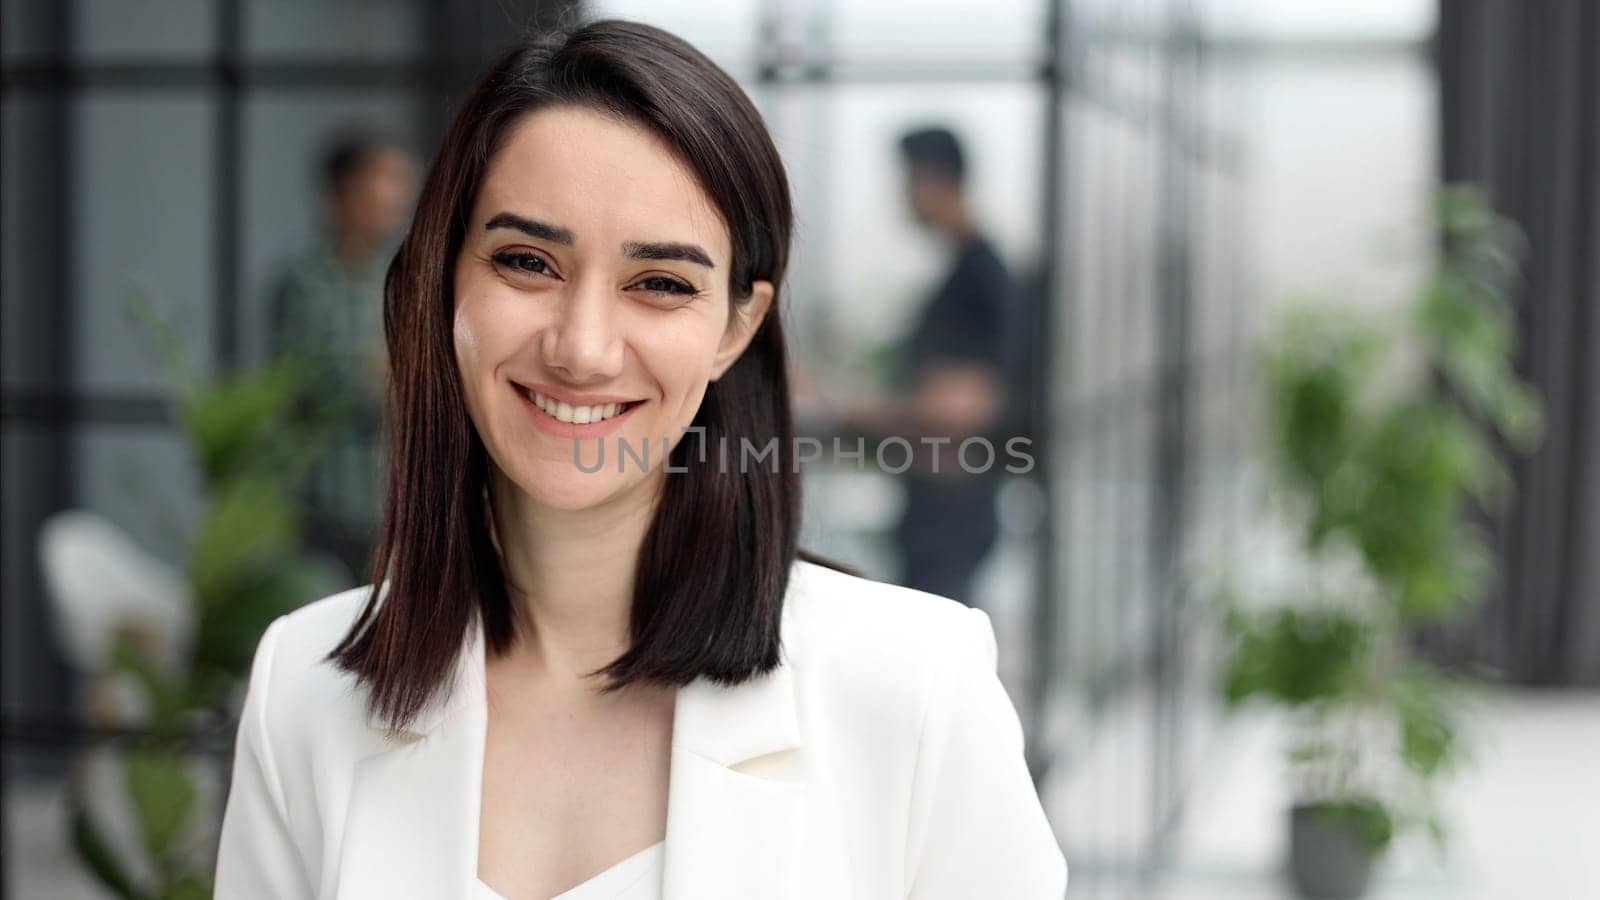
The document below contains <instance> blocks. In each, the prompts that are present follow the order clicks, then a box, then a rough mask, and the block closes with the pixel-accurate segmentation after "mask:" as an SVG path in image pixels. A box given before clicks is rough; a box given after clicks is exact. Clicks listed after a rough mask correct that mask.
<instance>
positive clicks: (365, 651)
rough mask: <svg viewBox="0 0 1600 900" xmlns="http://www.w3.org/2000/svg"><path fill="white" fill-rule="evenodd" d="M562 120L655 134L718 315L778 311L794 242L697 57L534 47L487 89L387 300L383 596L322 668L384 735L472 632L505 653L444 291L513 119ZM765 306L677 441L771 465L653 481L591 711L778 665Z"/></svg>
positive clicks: (699, 469) (784, 409) (775, 166)
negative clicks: (695, 184) (765, 454)
mask: <svg viewBox="0 0 1600 900" xmlns="http://www.w3.org/2000/svg"><path fill="white" fill-rule="evenodd" d="M567 104H570V105H577V106H582V107H585V108H591V109H597V110H600V111H603V112H606V113H609V114H613V115H617V116H620V117H623V118H626V119H627V120H628V121H630V122H634V123H637V124H640V125H642V126H644V127H646V128H648V129H650V130H651V131H652V132H654V133H655V134H656V135H658V136H659V137H660V138H662V139H663V140H664V142H665V143H666V145H667V146H668V147H670V148H672V149H673V150H674V151H675V152H676V153H677V154H678V156H679V157H680V159H681V161H682V162H683V163H684V164H685V165H686V166H687V167H688V168H689V169H690V171H692V172H693V173H694V174H695V176H696V177H697V178H698V180H699V183H700V187H701V189H702V190H704V191H705V192H706V195H707V196H708V197H709V198H710V200H711V202H712V204H713V205H714V206H715V207H716V209H717V210H718V211H719V212H720V213H721V216H722V220H723V222H724V224H725V225H726V226H727V228H728V233H729V237H730V242H731V244H732V250H733V264H732V271H731V272H730V273H729V293H730V296H731V298H732V302H734V303H742V302H746V301H748V300H749V298H750V295H751V290H752V282H754V281H756V280H758V279H765V280H767V281H770V282H772V284H773V286H774V289H775V290H778V292H779V293H780V294H781V285H782V280H783V274H784V267H785V266H786V264H787V263H788V256H789V239H790V232H791V230H792V227H793V213H792V210H791V203H790V195H789V185H788V180H787V178H786V176H785V174H784V169H783V163H782V161H781V159H780V158H779V156H778V152H777V149H776V148H775V147H774V146H773V144H772V139H771V137H770V136H769V135H768V134H767V131H766V128H765V127H764V126H763V124H762V121H761V116H760V114H759V113H758V112H757V111H756V109H755V107H754V106H753V105H752V104H751V103H750V100H749V99H748V98H747V97H746V96H745V94H744V92H743V91H742V90H741V89H740V88H739V86H738V85H737V84H736V83H735V82H734V81H733V80H732V79H731V78H730V77H729V76H728V75H727V74H726V73H725V72H723V71H722V70H721V69H719V68H717V66H716V65H715V64H713V63H712V62H711V61H710V60H708V59H706V58H705V56H703V55H701V54H700V53H699V52H698V51H696V50H695V49H694V48H693V47H691V46H689V45H688V44H687V43H685V42H683V41H682V40H680V39H678V38H676V37H674V36H672V35H670V34H668V33H666V32H664V31H661V30H660V29H657V28H653V27H651V26H648V25H641V24H636V23H630V22H619V21H609V20H608V21H599V22H594V23H591V24H589V25H586V26H584V27H581V28H578V29H576V30H574V31H572V32H571V33H555V34H546V35H542V36H538V37H534V38H532V39H529V40H528V41H526V42H525V43H524V44H523V45H522V46H520V47H518V48H516V49H514V50H512V51H510V52H508V53H507V54H505V55H504V56H503V57H501V58H500V60H499V61H498V62H496V63H495V64H494V66H493V67H491V68H490V69H489V70H488V72H486V73H485V74H484V75H483V77H482V78H481V79H480V80H479V81H478V83H477V84H476V86H474V87H473V89H472V92H471V94H470V95H469V96H468V97H467V99H466V101H465V103H463V104H462V106H461V108H460V109H459V110H458V111H457V113H456V115H455V118H454V121H453V122H452V123H451V125H450V128H449V130H448V132H446V134H445V136H444V139H443V141H442V142H441V144H440V146H439V150H438V153H437V155H436V156H435V158H434V160H433V162H432V165H431V166H430V168H429V170H428V175H427V179H426V181H425V182H424V185H423V189H422V192H421V195H420V197H419V199H418V202H417V210H416V215H415V217H414V219H413V221H412V224H411V230H410V233H409V234H408V235H407V236H406V238H405V240H404V242H403V243H402V244H401V246H400V249H399V251H398V252H397V253H396V254H395V258H394V261H393V262H392V263H391V264H390V266H389V271H388V277H387V279H386V281H385V285H384V306H383V321H384V334H385V338H386V341H387V344H388V351H389V360H390V372H391V373H392V374H391V377H390V385H389V397H388V403H389V417H390V428H391V434H392V438H391V441H392V443H391V447H390V454H389V473H388V485H387V492H386V495H385V500H384V515H383V526H382V531H381V533H380V535H379V538H378V545H377V549H376V551H375V555H374V561H373V570H372V582H373V584H374V585H382V584H384V583H385V582H387V585H388V587H387V591H386V594H385V595H384V596H380V594H379V591H378V590H377V589H376V588H375V589H374V590H373V591H372V594H371V596H370V597H369V599H368V600H367V605H366V607H365V609H364V610H363V611H362V613H361V616H360V617H359V618H358V619H357V621H356V623H355V624H354V625H353V626H352V628H351V630H350V632H349V634H347V635H346V636H345V638H344V640H343V641H342V642H341V643H340V644H339V646H338V647H337V648H335V649H334V651H333V652H332V653H331V654H330V657H329V658H330V659H332V660H333V661H334V662H336V663H337V664H338V665H339V666H340V667H341V668H343V669H345V670H347V671H349V672H353V673H355V674H356V675H357V676H358V678H359V680H360V681H361V682H362V683H363V684H365V685H367V686H368V687H369V688H370V690H371V701H370V703H371V707H372V710H373V711H374V712H375V713H377V714H379V715H381V716H382V717H383V718H384V719H385V720H386V721H387V722H388V724H389V725H390V727H394V728H398V727H401V726H403V725H405V724H406V723H408V722H410V721H411V720H412V719H413V718H414V717H415V716H416V715H417V713H419V712H420V711H421V710H422V709H423V708H424V707H425V706H426V705H427V704H428V703H429V702H430V700H432V699H433V698H434V696H435V695H436V694H437V693H438V692H439V691H440V690H441V689H442V688H443V687H444V686H445V681H446V679H447V678H448V677H449V675H450V673H451V672H452V670H453V666H454V664H455V660H456V656H457V654H458V653H459V652H460V648H461V645H462V642H463V640H464V638H465V637H466V635H467V634H468V629H469V628H471V627H473V626H474V625H475V624H476V622H477V617H479V616H481V617H482V621H483V625H484V630H485V633H486V636H487V644H488V650H489V652H501V651H504V650H505V649H506V648H508V647H509V646H510V645H511V642H512V639H513V637H514V634H513V630H514V625H513V618H512V615H511V605H510V601H509V598H508V596H507V593H506V585H505V578H504V575H503V573H502V572H501V568H500V560H499V557H498V555H497V554H496V551H495V549H494V547H493V544H492V542H491V538H490V533H489V516H488V509H487V498H486V492H485V490H484V486H485V483H486V479H487V476H488V472H489V468H488V467H489V465H491V463H490V461H489V459H488V454H487V451H486V450H485V448H484V445H483V442H482V440H481V439H480V438H479V436H478V433H477V431H476V429H475V428H474V427H473V424H472V421H471V419H470V418H469V416H468V413H467V409H466V405H465V403H464V401H463V394H462V387H461V380H460V374H459V372H458V370H457V368H456V360H455V354H454V350H453V346H454V345H453V343H452V341H453V339H452V332H451V323H452V321H453V317H454V311H455V309H454V308H455V298H454V285H453V274H452V273H453V271H454V263H455V259H456V257H457V255H458V254H459V253H460V251H461V246H462V240H463V233H464V230H465V228H466V223H467V221H468V217H469V213H470V211H471V209H472V205H473V201H474V199H475V195H476V193H477V191H478V188H479V186H480V185H481V183H482V181H483V178H484V175H485V172H486V170H487V168H488V165H489V162H490V159H491V158H492V157H493V155H494V153H495V151H496V149H497V148H498V147H499V145H500V144H501V143H502V142H503V141H504V140H505V138H506V137H507V135H508V133H509V132H510V130H511V128H512V126H513V125H514V124H515V123H516V122H517V121H518V120H519V119H520V118H521V117H523V116H524V115H526V114H528V113H530V112H533V111H534V110H537V109H541V108H545V107H548V106H552V105H567ZM777 307H778V304H777V298H776V297H774V300H773V304H772V308H771V309H770V310H769V313H768V315H767V316H766V317H765V320H764V321H763V322H762V324H761V325H760V327H759V329H758V330H757V332H756V333H755V336H754V337H753V338H752V339H751V342H750V345H749V347H748V349H746V351H745V352H744V354H743V355H742V356H741V357H740V358H739V360H738V361H737V362H736V363H735V364H734V365H733V366H732V367H731V368H730V369H729V370H728V371H727V372H726V373H724V374H723V376H722V378H721V379H720V380H718V381H716V382H713V383H712V384H710V385H709V386H708V388H707V391H706V395H705V399H704V401H703V402H702V404H701V406H700V409H699V411H698V413H697V414H696V415H695V418H694V421H693V425H696V426H700V427H703V428H704V429H705V432H704V435H703V440H704V441H705V442H706V447H708V448H716V447H718V446H720V443H719V442H720V441H721V440H724V439H725V440H726V441H727V442H728V443H729V445H731V446H733V447H738V446H739V441H740V440H741V439H749V440H750V441H751V442H752V443H753V444H754V445H756V446H757V447H761V446H764V445H765V444H766V443H767V442H769V441H772V440H774V439H775V440H776V444H777V447H778V448H779V450H778V460H777V464H776V465H773V466H770V467H769V466H767V465H756V466H751V467H748V470H746V468H745V467H742V466H740V467H728V468H729V469H730V470H729V471H719V470H717V469H715V468H714V466H712V465H706V464H700V465H696V463H695V460H697V459H698V458H700V456H701V453H700V448H698V447H694V446H691V445H693V444H694V443H695V441H694V439H692V438H686V439H685V440H683V441H681V442H679V445H678V447H677V448H676V449H675V450H674V451H673V455H672V462H673V464H674V468H687V469H688V470H689V471H687V472H685V473H673V472H669V473H668V474H667V475H666V482H665V487H664V491H663V493H662V495H661V499H660V502H659V506H658V510H657V512H656V514H655V520H654V521H653V522H652V524H651V526H650V529H649V531H648V533H647V535H646V537H645V540H644V543H643V546H642V547H641V549H640V551H639V558H638V560H637V576H636V578H635V588H634V595H633V606H632V625H631V630H632V646H631V648H630V649H629V650H628V651H627V652H626V653H624V654H623V655H622V656H620V657H618V658H617V659H616V660H614V661H612V662H611V663H610V664H609V665H607V666H605V667H604V668H602V669H600V670H599V671H597V672H595V673H593V674H595V675H604V676H606V677H607V683H606V686H605V689H606V690H617V689H620V688H622V687H624V686H626V685H628V684H630V683H633V682H653V683H658V684H675V685H683V684H687V683H689V682H690V681H692V680H694V679H695V678H696V677H699V676H706V677H708V678H710V679H712V680H714V681H716V682H718V683H721V684H726V685H731V684H737V683H739V682H741V681H744V680H746V679H749V678H751V677H754V676H755V675H757V674H760V673H763V672H766V671H769V670H770V669H772V668H773V667H775V666H776V665H777V664H778V654H779V623H780V618H781V612H782V605H783V596H784V591H785V589H786V587H787V585H788V579H789V570H790V567H791V565H792V564H793V562H794V560H795V558H796V555H797V554H798V553H799V551H798V547H797V540H798V533H799V528H800V522H799V510H800V491H799V479H798V476H797V475H796V474H795V473H794V471H793V466H792V465H791V457H790V453H789V450H790V448H791V447H792V446H793V428H794V426H793V421H792V418H791V415H790V409H789V389H788V388H789V385H788V373H787V363H786V360H785V350H784V340H783V329H782V325H781V322H780V318H779V315H778V312H777ZM705 457H706V459H707V460H714V459H715V450H712V451H711V452H710V453H707V454H705Z"/></svg>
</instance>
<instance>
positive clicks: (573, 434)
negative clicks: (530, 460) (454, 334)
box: [511, 381, 645, 439]
mask: <svg viewBox="0 0 1600 900" xmlns="http://www.w3.org/2000/svg"><path fill="white" fill-rule="evenodd" d="M511 389H512V390H513V391H514V392H516V395H517V399H518V400H519V401H521V403H522V405H523V407H524V408H525V409H527V411H528V416H529V417H530V418H532V419H533V424H534V425H535V426H536V427H537V428H538V429H539V430H540V431H543V432H545V433H546V434H549V435H553V436H555V437H559V438H575V439H582V438H598V437H605V436H606V435H608V434H611V433H612V432H613V431H616V430H617V429H618V428H621V427H622V423H623V422H626V421H627V420H628V419H630V418H632V417H633V414H634V413H636V412H638V411H639V407H641V406H643V405H644V404H645V401H643V400H639V399H637V398H628V397H618V396H615V395H610V394H574V393H572V392H571V391H561V390H552V389H550V388H547V387H544V386H542V385H527V384H521V383H519V382H515V381H513V382H511ZM535 391H537V392H539V393H541V394H543V395H545V396H546V397H549V398H551V399H553V400H559V401H561V402H562V403H570V404H572V405H573V406H599V405H600V404H602V403H631V404H633V405H632V406H630V407H628V409H627V411H626V412H621V413H618V414H617V415H614V416H612V417H611V418H609V419H606V420H605V421H603V422H591V423H589V424H586V425H579V424H578V423H577V422H563V421H561V420H560V419H558V418H556V417H555V416H552V415H550V414H549V413H547V412H545V411H544V410H542V409H540V408H539V407H538V405H537V404H535V403H534V402H533V394H534V392H535Z"/></svg>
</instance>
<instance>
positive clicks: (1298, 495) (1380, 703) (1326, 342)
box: [1224, 188, 1540, 897]
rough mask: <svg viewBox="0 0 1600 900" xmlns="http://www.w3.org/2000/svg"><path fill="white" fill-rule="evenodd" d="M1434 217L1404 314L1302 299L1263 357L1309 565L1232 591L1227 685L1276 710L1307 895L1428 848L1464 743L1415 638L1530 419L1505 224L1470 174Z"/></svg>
mask: <svg viewBox="0 0 1600 900" xmlns="http://www.w3.org/2000/svg"><path fill="white" fill-rule="evenodd" d="M1437 211H1438V225H1439V229H1440V233H1441V235H1442V237H1443V242H1442V247H1441V252H1440V257H1439V260H1438V262H1437V264H1436V266H1435V268H1434V270H1433V272H1432V273H1431V275H1430V277H1429V278H1428V279H1427V280H1426V283H1425V285H1424V286H1423V288H1422V290H1421V292H1420V294H1419V296H1418V297H1417V298H1416V301H1415V303H1414V304H1412V305H1411V307H1410V308H1408V309H1407V310H1406V312H1407V313H1408V318H1407V319H1406V320H1405V321H1404V322H1403V323H1399V325H1398V327H1391V328H1388V329H1385V328H1383V327H1382V325H1381V323H1370V322H1367V323H1364V322H1361V321H1358V320H1356V319H1354V318H1353V317H1351V316H1348V315H1341V314H1339V313H1337V312H1329V311H1314V312H1312V311H1308V312H1302V313H1300V314H1297V315H1295V316H1293V317H1291V318H1290V320H1289V321H1287V323H1286V325H1285V327H1284V329H1283V331H1282V332H1281V334H1280V335H1279V337H1278V339H1277V341H1276V342H1275V343H1274V345H1273V346H1272V348H1271V350H1270V352H1269V353H1268V355H1267V361H1266V377H1265V383H1266V388H1267V401H1268V403H1267V413H1266V424H1267V432H1268V455H1269V458H1270V460H1271V463H1272V467H1273V470H1274V472H1275V482H1276V487H1277V496H1276V499H1277V501H1278V503H1279V505H1280V506H1281V508H1282V511H1283V512H1284V513H1285V514H1286V515H1287V516H1288V518H1289V519H1290V520H1291V521H1292V522H1294V523H1296V527H1297V528H1298V530H1299V538H1300V540H1299V546H1300V550H1301V551H1302V554H1303V559H1302V562H1303V563H1304V564H1305V570H1306V572H1307V573H1308V575H1307V576H1306V577H1304V578H1303V579H1301V580H1300V583H1299V584H1298V585H1297V587H1296V589H1295V590H1293V591H1290V592H1287V594H1286V595H1279V596H1274V597H1271V598H1263V597H1259V596H1256V597H1251V596H1237V595H1236V596H1234V597H1232V598H1231V599H1230V603H1229V606H1230V609H1229V610H1228V613H1227V615H1226V619H1225V623H1226V628H1227V631H1228V632H1229V634H1230V636H1231V638H1232V640H1231V646H1230V650H1229V653H1228V656H1227V658H1226V661H1225V664H1224V675H1225V686H1224V691H1225V695H1226V699H1227V701H1228V703H1229V704H1230V705H1237V704H1241V703H1244V702H1246V701H1248V700H1252V699H1263V700H1267V701H1271V702H1274V703H1276V704H1279V705H1280V706H1282V707H1285V708H1286V709H1287V710H1288V711H1289V712H1290V713H1291V721H1292V724H1293V735H1294V737H1293V739H1292V743H1291V746H1290V749H1289V760H1288V761H1289V765H1290V771H1291V773H1292V776H1293V779H1294V783H1295V784H1294V793H1295V804H1294V807H1293V809H1292V811H1291V812H1290V823H1289V826H1290V868H1291V872H1292V874H1293V877H1294V879H1295V882H1296V885H1297V886H1298V888H1299V889H1300V891H1301V893H1303V894H1305V895H1308V896H1313V897H1356V896H1359V895H1361V894H1362V893H1363V892H1364V891H1365V889H1366V885H1367V883H1368V880H1369V876H1370V870H1371V867H1372V865H1373V863H1374V862H1375V860H1376V859H1377V858H1378V857H1379V856H1380V855H1381V853H1382V852H1383V851H1384V849H1385V848H1386V847H1387V846H1388V845H1389V843H1390V841H1391V839H1392V838H1393V837H1394V836H1395V835H1396V834H1397V833H1399V832H1402V831H1405V830H1408V829H1412V828H1422V829H1425V830H1427V831H1429V832H1431V833H1432V834H1433V836H1434V837H1435V839H1436V840H1438V841H1439V842H1440V843H1441V845H1442V842H1443V839H1444V823H1443V822H1442V821H1441V819H1440V817H1439V815H1438V813H1437V810H1436V808H1435V804H1434V788H1435V785H1436V783H1437V781H1438V779H1439V777H1440V776H1441V775H1444V774H1445V773H1447V772H1449V771H1450V770H1451V768H1452V766H1453V765H1454V764H1455V763H1456V762H1457V761H1458V759H1459V756H1460V747H1459V743H1460V742H1459V737H1458V732H1459V723H1458V718H1459V716H1458V713H1459V711H1460V705H1461V703H1462V701H1463V699H1464V695H1463V693H1462V691H1461V688H1462V687H1463V685H1462V684H1461V683H1460V682H1459V681H1458V680H1457V679H1455V678H1453V677H1452V676H1450V675H1448V674H1446V673H1444V672H1441V671H1439V670H1438V669H1436V668H1435V667H1433V666H1432V665H1430V664H1429V663H1428V662H1427V661H1426V660H1425V659H1424V658H1423V657H1422V656H1421V655H1420V654H1419V653H1417V652H1416V651H1415V648H1414V644H1413V642H1412V640H1411V638H1412V635H1413V634H1414V631H1415V629H1416V628H1418V627H1419V626H1423V625H1428V624H1438V623H1443V622H1446V621H1448V620H1450V619H1452V618H1455V617H1458V616H1460V615H1461V614H1462V613H1463V612H1464V611H1466V610H1467V609H1468V608H1469V607H1470V605H1471V604H1472V602H1473V601H1474V599H1475V598H1476V597H1478V596H1479V595H1480V594H1481V593H1482V591H1483V590H1484V589H1485V587H1486V586H1487V581H1488V578H1489V577H1490V576H1491V574H1492V566H1491V564H1490V558H1489V554H1488V552H1487V550H1486V548H1485V545H1484V539H1483V537H1482V536H1481V535H1480V534H1479V533H1478V530H1477V529H1476V528H1475V527H1474V525H1473V523H1472V514H1473V512H1474V506H1475V505H1487V504H1489V503H1491V502H1493V501H1494V500H1496V499H1498V498H1500V497H1502V496H1503V495H1504V492H1505V491H1506V490H1507V489H1508V485H1509V478H1508V477H1507V475H1506V473H1505V471H1504V469H1503V466H1502V460H1503V458H1504V455H1505V453H1506V452H1508V450H1507V448H1511V449H1521V450H1526V449H1528V448H1530V447H1531V446H1532V445H1533V443H1534V442H1535V440H1536V436H1537V434H1538V433H1539V430H1540V411H1539V404H1538V402H1537V400H1536V398H1535V396H1534V395H1533V393H1532V391H1531V390H1530V388H1529V387H1528V386H1527V385H1526V384H1525V383H1524V382H1523V381H1522V380H1520V379H1519V378H1518V377H1517V375H1516V374H1515V373H1514V371H1513V367H1512V357H1513V353H1514V350H1515V342H1516V329H1515V325H1514V323H1515V319H1514V317H1513V314H1512V310H1511V307H1510V302H1509V298H1510V296H1511V293H1512V290H1513V288H1514V287H1515V285H1516V282H1517V279H1518V277H1519V270H1518V258H1519V250H1520V241H1519V238H1518V236H1517V232H1516V230H1515V229H1514V227H1513V226H1512V225H1511V224H1510V223H1508V222H1507V221H1505V220H1503V219H1500V218H1498V217H1497V216H1495V215H1494V214H1493V213H1492V212H1491V211H1490V210H1489V208H1488V207H1487V206H1486V205H1485V204H1484V202H1483V201H1482V200H1481V198H1480V197H1479V196H1478V195H1477V194H1476V193H1475V192H1474V191H1472V190H1471V189H1468V188H1449V189H1446V190H1444V191H1443V192H1441V194H1440V196H1439V198H1438V204H1437ZM1397 370H1399V371H1400V372H1401V373H1402V374H1399V375H1397V374H1396V372H1397Z"/></svg>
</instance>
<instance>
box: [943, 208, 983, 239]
mask: <svg viewBox="0 0 1600 900" xmlns="http://www.w3.org/2000/svg"><path fill="white" fill-rule="evenodd" d="M944 230H945V234H947V235H949V236H950V240H951V241H952V242H954V243H957V244H960V243H963V242H964V241H966V240H967V239H968V238H970V237H972V234H973V232H974V231H975V230H976V227H975V226H974V225H973V223H972V217H971V216H970V215H968V213H967V207H966V205H965V204H961V203H957V204H955V205H953V206H952V207H951V209H950V210H949V213H948V214H947V215H946V216H945V222H944Z"/></svg>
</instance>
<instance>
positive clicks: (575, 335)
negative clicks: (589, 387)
mask: <svg viewBox="0 0 1600 900" xmlns="http://www.w3.org/2000/svg"><path fill="white" fill-rule="evenodd" d="M615 313H616V303H615V300H614V298H613V297H612V295H611V291H610V290H609V289H608V287H607V286H605V285H604V284H602V283H601V282H600V281H599V280H598V279H590V280H589V282H588V283H583V282H578V283H576V284H574V285H573V287H572V289H571V290H570V291H569V292H568V293H567V295H566V296H565V297H563V298H562V300H561V311H560V314H559V315H558V317H557V318H556V321H555V323H554V324H553V325H551V327H550V328H548V329H546V331H545V334H544V338H543V340H542V341H541V344H540V347H541V350H542V353H543V356H544V364H545V365H546V366H548V367H550V368H551V369H554V370H556V371H558V372H560V373H561V374H562V375H563V376H564V377H565V378H567V379H568V380H569V381H571V382H572V383H574V384H586V383H590V382H594V381H599V380H602V379H605V378H613V377H615V376H617V375H620V374H621V373H622V355H623V353H622V335H621V334H620V333H619V331H618V329H617V323H616V321H615Z"/></svg>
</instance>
